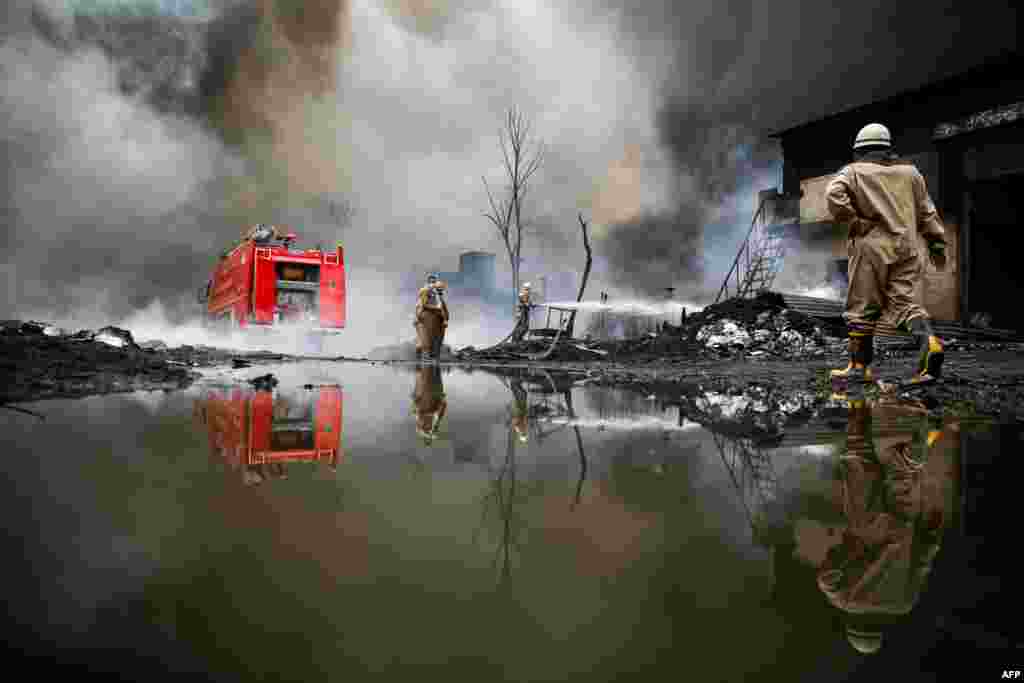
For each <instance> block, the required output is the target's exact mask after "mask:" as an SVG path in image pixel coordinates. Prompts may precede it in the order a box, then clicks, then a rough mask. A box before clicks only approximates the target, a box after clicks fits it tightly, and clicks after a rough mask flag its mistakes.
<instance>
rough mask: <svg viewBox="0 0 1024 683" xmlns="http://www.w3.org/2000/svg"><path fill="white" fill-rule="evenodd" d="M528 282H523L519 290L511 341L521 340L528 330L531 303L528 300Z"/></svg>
mask: <svg viewBox="0 0 1024 683" xmlns="http://www.w3.org/2000/svg"><path fill="white" fill-rule="evenodd" d="M530 294H531V293H530V283H529V282H527V283H525V284H523V286H522V288H521V289H520V290H519V308H518V312H517V314H516V326H515V329H514V330H513V331H512V341H513V342H521V341H522V340H523V337H525V336H526V333H527V332H529V331H530V310H531V309H532V308H533V303H532V302H531V300H530Z"/></svg>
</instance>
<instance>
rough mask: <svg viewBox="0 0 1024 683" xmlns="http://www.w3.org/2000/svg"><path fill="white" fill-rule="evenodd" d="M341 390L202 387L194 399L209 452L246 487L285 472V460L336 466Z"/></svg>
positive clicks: (285, 474) (339, 446)
mask: <svg viewBox="0 0 1024 683" xmlns="http://www.w3.org/2000/svg"><path fill="white" fill-rule="evenodd" d="M341 412H342V393H341V389H340V388H339V387H336V386H324V387H319V388H315V389H311V390H306V389H280V390H278V389H275V390H273V391H262V390H261V391H257V390H252V389H243V388H240V387H234V388H212V389H207V390H206V392H205V394H204V395H203V397H202V398H200V399H199V400H197V401H196V403H195V413H196V417H197V418H198V419H199V420H200V421H201V422H202V423H203V424H204V425H205V426H206V429H207V432H208V434H209V439H210V450H211V452H212V453H213V454H214V455H215V456H217V457H219V458H221V459H222V460H223V462H224V463H226V464H227V465H228V467H229V468H230V469H232V470H236V471H238V472H240V473H241V477H242V481H243V482H244V483H245V484H246V485H249V486H254V485H258V484H262V483H263V482H265V481H269V480H272V479H285V478H287V476H288V473H287V467H286V463H289V462H323V463H326V464H327V466H328V467H330V468H332V469H334V468H337V466H338V463H339V461H340V460H341V458H342V451H341V428H342V425H341V417H342V415H341Z"/></svg>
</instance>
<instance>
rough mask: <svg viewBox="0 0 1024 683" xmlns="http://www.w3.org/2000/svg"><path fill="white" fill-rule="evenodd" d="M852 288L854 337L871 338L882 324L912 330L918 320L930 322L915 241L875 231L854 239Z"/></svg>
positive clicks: (849, 303) (849, 308)
mask: <svg viewBox="0 0 1024 683" xmlns="http://www.w3.org/2000/svg"><path fill="white" fill-rule="evenodd" d="M848 251H849V255H850V269H849V273H850V287H849V290H848V292H847V296H846V312H845V313H844V314H843V318H845V319H846V324H847V327H848V328H849V330H850V333H851V334H858V335H863V336H871V335H873V334H874V333H875V327H876V326H877V324H878V321H879V320H881V319H883V318H884V319H885V321H886V322H887V323H890V324H892V325H893V326H895V327H900V328H903V329H909V323H910V321H911V320H913V319H914V318H927V317H928V312H927V311H926V310H925V309H924V307H923V306H922V305H921V303H920V301H921V298H922V294H923V292H924V272H925V270H924V259H923V258H922V256H921V254H920V252H919V251H918V249H917V247H916V245H915V244H913V242H912V238H911V237H908V236H903V237H895V236H892V235H890V234H888V233H886V232H885V231H884V230H883V229H882V228H877V227H876V228H875V229H873V230H871V231H870V232H869V233H868V234H866V235H864V236H862V237H856V238H853V239H850V241H849V243H848Z"/></svg>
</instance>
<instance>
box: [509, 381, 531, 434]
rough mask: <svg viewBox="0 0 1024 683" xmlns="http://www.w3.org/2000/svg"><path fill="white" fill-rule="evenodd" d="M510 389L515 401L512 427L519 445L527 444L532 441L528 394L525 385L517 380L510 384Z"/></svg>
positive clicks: (513, 403) (513, 402)
mask: <svg viewBox="0 0 1024 683" xmlns="http://www.w3.org/2000/svg"><path fill="white" fill-rule="evenodd" d="M509 388H510V389H511V390H512V395H513V396H514V397H515V399H514V400H513V401H512V406H511V408H512V418H511V420H510V425H511V427H512V432H513V434H515V436H516V438H517V439H518V440H519V443H526V442H527V441H529V439H530V406H529V402H528V394H527V393H526V389H525V388H524V387H523V383H522V382H520V381H519V380H517V379H514V380H511V381H510V382H509Z"/></svg>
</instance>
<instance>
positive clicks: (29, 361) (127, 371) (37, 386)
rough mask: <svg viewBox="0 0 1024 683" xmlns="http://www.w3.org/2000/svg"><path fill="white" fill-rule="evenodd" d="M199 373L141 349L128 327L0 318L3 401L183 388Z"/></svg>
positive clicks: (0, 376) (0, 381) (0, 365)
mask: <svg viewBox="0 0 1024 683" xmlns="http://www.w3.org/2000/svg"><path fill="white" fill-rule="evenodd" d="M195 376H196V375H195V373H193V372H192V371H191V370H189V368H188V367H187V366H186V365H185V364H184V363H180V362H175V361H174V360H171V359H169V358H166V357H165V356H164V355H162V354H159V353H157V352H155V351H152V350H148V349H143V348H140V347H139V345H138V344H136V343H135V341H134V339H132V335H131V333H130V332H128V331H127V330H122V329H119V328H116V327H104V328H102V329H100V330H97V331H91V330H81V331H79V332H74V333H72V332H69V331H68V330H62V329H59V328H56V327H54V326H52V325H49V324H47V323H39V322H34V321H29V322H22V321H19V320H5V321H0V403H9V402H14V401H25V400H36V399H41V398H57V397H75V396H84V395H87V394H97V393H111V392H117V391H133V390H138V389H159V388H165V389H173V388H181V387H184V386H187V385H188V384H190V383H191V382H192V381H193V379H195Z"/></svg>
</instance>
